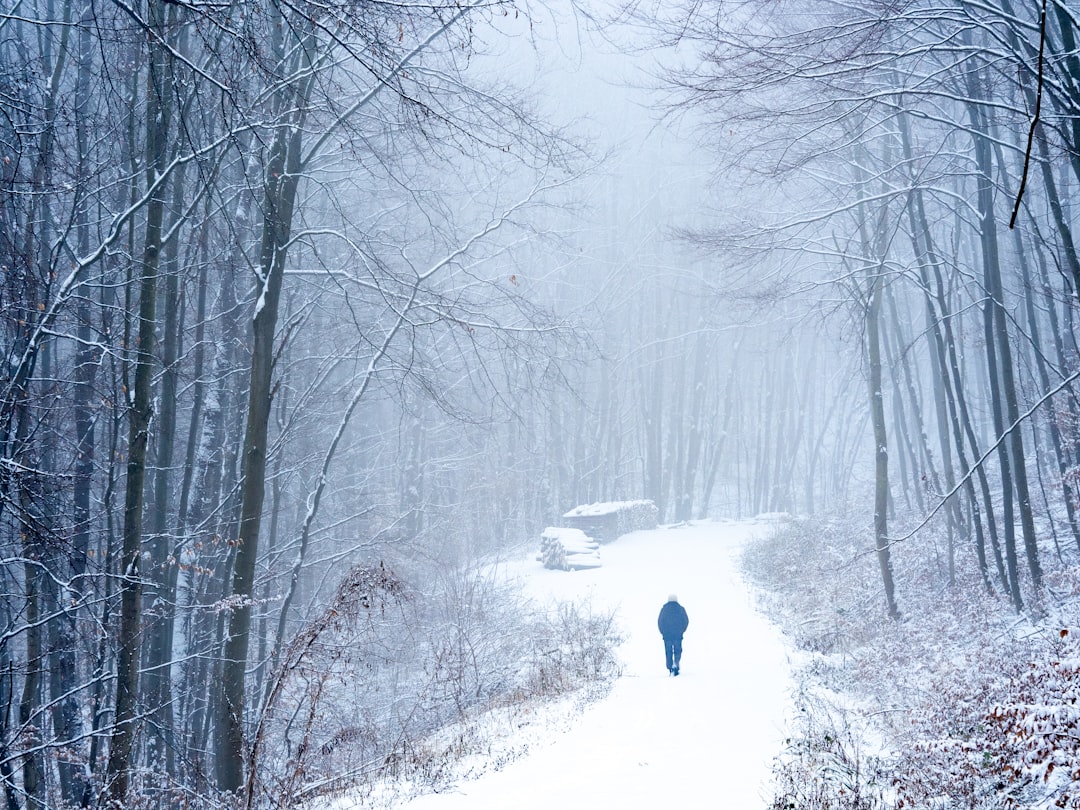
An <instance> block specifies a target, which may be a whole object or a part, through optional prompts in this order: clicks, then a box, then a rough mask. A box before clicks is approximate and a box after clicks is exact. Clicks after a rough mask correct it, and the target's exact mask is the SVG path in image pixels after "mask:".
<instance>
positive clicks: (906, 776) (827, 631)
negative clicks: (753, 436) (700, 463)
mask: <svg viewBox="0 0 1080 810" xmlns="http://www.w3.org/2000/svg"><path fill="white" fill-rule="evenodd" d="M949 543H950V538H949V537H948V536H947V535H945V533H944V531H942V532H940V533H939V532H936V531H934V530H932V529H931V530H923V531H922V532H920V534H919V535H917V536H916V537H914V538H911V539H910V540H908V541H905V542H903V543H894V544H893V546H892V552H893V563H894V568H895V571H896V574H897V576H896V581H897V597H898V602H899V606H900V609H901V612H902V614H903V618H902V620H901V621H891V620H889V619H887V618H886V617H885V610H884V596H883V593H882V586H881V577H880V572H879V571H878V570H877V559H876V555H875V554H874V550H873V537H872V530H871V529H870V528H869V527H868V526H867V525H866V521H865V519H861V520H858V521H855V522H851V523H847V524H845V523H844V522H843V521H841V520H832V521H828V522H821V521H813V520H795V521H793V522H792V523H790V524H787V525H783V526H778V527H777V529H776V531H774V532H773V533H772V534H771V535H769V536H767V537H765V538H764V539H762V540H761V541H757V542H754V543H752V544H751V545H749V546H748V547H747V549H746V552H745V553H744V556H743V564H744V570H745V571H746V572H747V574H748V575H749V576H750V577H751V578H752V580H753V581H754V583H755V584H757V585H758V587H759V588H760V589H761V591H760V593H761V600H762V604H763V605H764V607H765V609H766V611H767V612H768V613H769V615H770V616H771V617H772V618H774V619H775V620H776V621H777V622H778V623H779V624H780V625H781V626H783V627H784V629H785V632H787V633H788V634H789V636H790V637H791V638H792V640H793V642H794V643H795V644H796V646H798V647H799V648H800V649H801V650H803V651H804V652H805V653H806V664H805V665H804V666H803V667H802V669H801V671H800V673H799V676H800V677H801V678H802V679H803V680H804V682H805V683H806V684H808V687H807V692H813V691H814V690H817V693H818V694H820V693H822V691H823V690H835V695H837V696H838V698H837V700H838V702H837V705H841V703H842V705H844V706H845V707H846V708H845V709H844V710H843V711H844V712H845V713H846V714H845V716H844V718H843V722H841V721H840V720H839V719H837V720H835V721H833V722H832V723H831V725H830V723H825V722H823V721H821V720H820V719H819V718H816V717H814V716H813V711H814V707H813V706H811V707H809V708H807V707H805V706H804V707H801V708H802V709H803V711H802V712H801V713H800V715H799V720H798V722H797V725H796V728H795V729H793V734H792V741H791V747H790V748H789V749H788V751H786V752H785V755H784V756H783V757H781V759H780V760H779V761H778V779H777V788H778V794H777V796H778V798H777V803H776V805H775V807H776V808H781V807H788V806H792V805H795V806H798V807H804V806H805V807H813V806H815V805H814V803H813V801H811V799H812V798H813V797H815V796H816V797H817V799H815V801H819V804H818V805H817V806H820V807H830V808H831V807H847V806H849V805H846V804H844V803H843V802H845V801H847V800H848V799H849V798H850V797H851V795H852V793H851V788H850V787H847V788H845V789H844V790H845V791H846V792H844V793H843V794H841V793H840V791H839V789H838V788H837V789H835V790H833V789H832V788H829V789H828V790H826V789H824V788H823V785H826V784H829V780H823V779H822V775H823V773H825V771H822V770H820V769H815V767H814V766H813V765H812V764H811V763H812V762H813V760H814V757H811V756H810V755H809V754H807V753H806V752H808V751H813V752H820V750H821V748H822V745H823V744H825V743H828V744H829V745H834V746H835V745H839V746H841V747H842V748H843V749H845V750H847V751H851V750H858V751H862V752H864V753H863V756H862V760H863V762H864V763H865V762H873V763H875V774H874V777H875V783H876V785H878V786H879V787H880V786H881V785H882V784H889V785H891V786H892V794H893V795H892V797H891V800H892V802H893V803H894V805H895V807H897V808H900V807H903V808H907V809H908V810H911V809H913V808H919V810H923V809H924V808H925V809H926V810H931V809H932V810H951V809H952V808H964V809H965V810H998V808H1006V807H1007V808H1013V809H1014V810H1025V809H1026V808H1032V810H1033V809H1034V808H1040V810H1042V809H1043V808H1053V807H1063V808H1070V809H1071V810H1077V809H1078V808H1080V765H1078V763H1080V708H1078V704H1080V695H1078V691H1080V640H1077V639H1076V638H1074V634H1075V633H1076V630H1075V629H1073V630H1070V631H1069V632H1065V633H1064V634H1063V633H1062V630H1061V628H1062V627H1070V628H1075V627H1077V625H1078V624H1080V601H1078V596H1080V572H1077V570H1076V569H1075V568H1070V567H1069V566H1068V565H1066V564H1062V565H1061V566H1060V567H1056V568H1055V567H1051V566H1050V565H1048V566H1047V571H1046V577H1045V583H1046V586H1045V591H1044V593H1043V594H1042V602H1041V603H1038V602H1037V600H1036V598H1035V597H1034V596H1033V597H1032V599H1031V601H1032V602H1033V603H1034V607H1033V610H1032V615H1031V616H1017V615H1016V613H1015V612H1014V610H1013V608H1012V606H1011V604H1010V602H1009V600H1008V598H1007V595H1005V594H1003V593H1001V592H1000V591H999V592H998V593H996V594H993V593H989V592H988V589H987V587H986V586H985V584H984V583H983V580H982V577H981V575H980V573H979V571H978V565H977V561H976V559H975V555H974V551H973V549H972V548H970V545H961V544H956V545H955V547H953V548H951V549H950V546H949ZM1047 559H1048V560H1049V555H1048V557H1047ZM951 561H955V567H953V566H951V565H950V562H951ZM993 574H994V572H993V571H992V572H991V576H993ZM1025 592H1031V589H1030V583H1027V584H1025ZM1051 615H1052V616H1053V619H1052V620H1051V619H1048V618H1046V617H1049V616H1051ZM838 711H839V710H838ZM856 721H858V722H856ZM823 730H824V731H823ZM845 739H848V740H849V742H846V743H845V742H843V741H844V740H845ZM796 754H797V756H796ZM838 755H839V754H838V753H837V751H835V750H834V751H832V753H831V754H830V755H829V756H834V757H835V756H838ZM868 755H869V756H868ZM814 756H817V753H815V755H814ZM841 759H842V757H841ZM877 763H880V768H881V775H878V774H877V772H876V771H877V767H878V765H877ZM829 767H830V768H831V769H832V772H835V768H836V767H837V766H836V765H835V763H834V764H833V765H830V766H829ZM860 772H861V773H862V774H863V775H864V776H865V774H866V767H865V764H864V765H862V766H860ZM882 776H884V777H886V779H885V781H884V782H883V781H882V778H881V777H882ZM830 778H831V777H830ZM863 795H864V796H865V795H866V793H865V791H864V792H863ZM791 797H795V798H794V799H792V800H790V801H789V799H791ZM829 802H832V803H829Z"/></svg>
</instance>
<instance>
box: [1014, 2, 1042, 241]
mask: <svg viewBox="0 0 1080 810" xmlns="http://www.w3.org/2000/svg"><path fill="white" fill-rule="evenodd" d="M1045 45H1046V0H1043V2H1042V11H1041V12H1040V14H1039V70H1038V78H1037V80H1036V89H1035V114H1034V115H1033V116H1032V117H1031V128H1030V129H1029V130H1028V139H1027V149H1026V150H1025V151H1024V171H1023V174H1021V175H1020V188H1019V190H1017V192H1016V204H1015V205H1013V211H1012V217H1011V218H1010V219H1009V230H1012V229H1013V228H1015V227H1016V217H1017V215H1018V214H1019V213H1020V201H1021V200H1022V199H1023V198H1024V188H1025V186H1027V176H1028V165H1029V164H1030V163H1031V145H1032V143H1033V142H1034V140H1035V127H1036V126H1038V124H1039V112H1040V110H1041V109H1042V89H1043V49H1044V46H1045Z"/></svg>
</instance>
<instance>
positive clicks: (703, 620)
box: [333, 521, 792, 810]
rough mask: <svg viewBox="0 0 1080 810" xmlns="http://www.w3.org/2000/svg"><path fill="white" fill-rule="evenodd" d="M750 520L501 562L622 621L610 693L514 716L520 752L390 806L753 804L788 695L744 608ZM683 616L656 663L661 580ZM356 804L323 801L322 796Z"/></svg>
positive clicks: (550, 592) (760, 630)
mask: <svg viewBox="0 0 1080 810" xmlns="http://www.w3.org/2000/svg"><path fill="white" fill-rule="evenodd" d="M760 528H761V524H755V523H754V522H752V521H743V522H709V523H701V524H695V525H691V526H682V527H678V528H667V529H658V530H655V531H649V532H636V533H634V534H632V535H627V536H624V537H622V538H621V539H619V540H618V541H616V542H615V543H612V544H609V545H605V546H602V547H601V552H600V554H601V558H602V560H603V566H602V567H601V568H597V569H593V570H587V571H576V572H557V571H549V570H546V569H544V568H543V567H542V566H541V564H540V563H538V562H536V561H535V560H534V559H532V554H530V555H529V557H528V558H527V559H522V560H517V561H514V562H512V563H510V564H509V565H508V569H509V571H510V573H512V574H513V573H514V572H520V573H521V574H522V575H523V576H524V577H525V578H526V581H525V584H526V587H527V590H528V591H529V592H530V593H531V594H532V595H534V596H535V597H537V598H539V599H541V600H543V599H545V598H547V597H554V598H558V599H574V600H591V602H592V604H593V605H594V606H595V607H603V606H609V607H614V608H617V610H618V616H619V623H620V625H621V627H622V629H623V631H624V632H625V633H626V634H627V635H628V639H627V641H626V642H625V643H624V644H623V645H622V647H620V654H621V657H622V659H623V661H624V663H625V674H624V675H623V677H622V678H620V679H619V680H618V681H617V682H616V684H615V687H614V688H613V690H612V691H611V693H610V694H609V695H608V696H607V697H605V698H604V699H602V700H600V701H598V702H596V703H594V704H592V705H590V706H588V707H587V708H586V709H585V711H584V712H583V713H582V714H581V715H580V716H578V717H573V718H571V719H570V720H569V721H567V720H566V719H565V718H563V719H562V720H561V721H560V722H558V723H556V724H554V725H552V724H550V723H549V728H548V729H547V731H548V733H547V734H546V735H544V734H540V735H538V734H537V729H535V728H526V729H523V730H522V734H528V735H529V736H530V747H529V752H528V753H527V754H525V755H524V756H520V757H519V758H517V759H515V760H514V761H512V762H510V763H509V764H508V765H506V766H505V767H503V768H502V769H501V770H487V771H486V772H481V773H480V775H479V776H478V777H477V778H475V779H470V780H463V781H460V782H458V783H457V784H456V785H455V786H454V787H453V788H452V789H450V790H448V791H444V792H441V793H438V794H429V795H424V796H419V797H416V798H413V799H411V800H404V801H400V802H399V803H395V804H393V805H391V806H392V807H394V808H395V810H466V808H467V809H468V810H507V808H514V809H515V810H531V809H532V808H535V809H536V810H541V809H543V810H576V809H577V808H609V807H610V808H619V810H636V809H637V808H641V810H656V809H657V808H663V807H671V808H684V807H696V806H701V801H702V799H703V798H706V797H707V798H708V799H709V800H711V801H719V802H720V803H721V804H722V805H723V806H726V807H733V808H738V809H739V810H753V809H754V808H765V807H767V806H768V804H769V802H770V800H771V798H772V797H771V794H770V793H769V790H768V783H769V779H770V769H771V763H772V759H773V757H774V756H775V755H776V754H777V753H778V752H779V751H780V748H781V747H782V745H783V739H784V727H785V722H786V720H785V718H786V716H787V712H788V709H789V706H790V704H791V688H792V684H791V680H790V663H789V660H788V652H787V649H786V647H785V644H784V642H783V640H782V637H781V636H780V633H779V631H778V629H777V628H776V627H774V626H773V625H771V624H769V623H768V622H767V621H766V620H765V619H764V618H763V617H762V616H760V615H759V614H758V613H756V612H755V610H754V608H753V604H752V597H751V595H750V593H749V590H748V587H747V586H746V584H745V583H744V582H743V581H742V579H741V577H740V575H739V574H738V567H737V559H736V558H737V555H738V551H739V548H740V547H741V545H742V544H743V542H744V541H745V539H746V538H747V537H749V536H750V535H751V534H752V533H753V532H754V531H756V530H758V529H760ZM672 592H674V593H676V594H678V596H679V600H680V602H681V603H682V604H683V606H684V607H685V608H686V610H687V612H688V613H689V616H690V627H689V629H688V631H687V633H686V637H685V640H684V652H683V660H682V674H681V675H680V676H679V677H677V678H673V677H670V676H669V675H668V673H667V671H666V670H665V668H664V656H663V644H662V642H661V639H660V635H659V633H658V631H657V629H656V616H657V613H658V612H659V610H660V607H661V605H662V604H663V603H664V601H665V600H666V599H667V595H668V594H669V593H672ZM362 806H364V805H357V804H352V803H350V802H348V801H343V802H335V803H333V807H334V808H335V810H346V808H351V807H357V808H358V807H362Z"/></svg>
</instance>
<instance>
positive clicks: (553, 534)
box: [539, 526, 601, 571]
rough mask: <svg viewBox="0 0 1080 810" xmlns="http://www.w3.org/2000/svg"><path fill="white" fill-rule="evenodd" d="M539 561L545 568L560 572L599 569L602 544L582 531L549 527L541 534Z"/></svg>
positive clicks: (564, 527) (563, 527)
mask: <svg viewBox="0 0 1080 810" xmlns="http://www.w3.org/2000/svg"><path fill="white" fill-rule="evenodd" d="M539 559H540V561H541V562H542V563H543V564H544V567H545V568H553V569H555V570H558V571H578V570H580V569H582V568H599V567H600V565H601V562H600V544H599V543H597V542H596V541H595V540H593V539H592V538H591V537H589V536H588V535H587V534H585V532H583V531H581V529H573V528H568V527H566V526H549V527H548V528H546V529H544V531H543V532H542V533H541V534H540V555H539Z"/></svg>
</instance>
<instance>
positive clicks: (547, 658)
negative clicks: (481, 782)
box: [249, 565, 620, 807]
mask: <svg viewBox="0 0 1080 810" xmlns="http://www.w3.org/2000/svg"><path fill="white" fill-rule="evenodd" d="M441 573H442V575H441V576H437V575H436V574H435V573H433V572H431V571H424V572H419V575H418V576H417V579H416V581H417V582H423V583H425V584H424V587H423V588H417V587H414V586H412V585H411V584H410V582H407V581H406V580H404V579H403V578H401V577H399V576H398V575H397V574H395V573H394V572H393V571H391V570H390V569H389V568H386V567H384V566H382V565H376V566H358V567H357V568H354V569H352V570H351V571H350V572H349V573H348V574H347V575H346V576H345V578H344V579H343V580H342V582H341V584H340V586H339V587H338V590H337V592H336V595H335V597H334V599H333V600H332V601H331V602H330V604H329V606H328V607H327V608H326V609H325V610H324V611H323V612H322V613H321V614H320V615H319V616H317V617H315V618H314V619H312V620H311V621H310V622H308V623H307V624H306V625H305V626H304V627H302V628H301V629H300V631H299V632H298V633H297V634H296V636H295V637H294V638H293V640H292V641H291V642H290V643H289V644H288V645H287V649H286V650H284V651H283V653H282V656H281V660H280V661H279V663H278V665H277V667H276V668H275V671H274V673H273V675H272V676H271V677H270V680H269V685H268V687H267V689H266V701H265V703H266V708H265V710H264V712H263V713H262V714H261V716H260V717H259V718H258V722H257V725H256V728H255V730H254V734H253V745H252V747H251V754H250V762H249V769H251V773H252V774H253V784H254V788H253V789H254V797H255V800H256V801H255V806H280V807H296V806H299V805H301V804H302V803H303V801H304V799H305V798H310V797H312V796H315V795H318V794H326V793H334V792H338V791H342V790H346V789H348V790H350V791H356V790H358V789H361V788H362V787H363V785H365V784H369V783H370V782H371V781H372V780H374V779H377V778H380V777H387V776H390V777H394V778H409V779H411V780H413V781H414V782H423V783H425V784H435V783H438V782H439V780H441V779H443V778H449V773H450V771H451V770H452V769H453V767H454V762H456V761H457V760H458V759H460V758H461V757H462V756H464V755H466V754H467V753H470V752H475V751H479V750H482V749H483V747H484V745H485V742H484V739H483V731H482V729H481V726H482V724H477V723H475V722H474V721H475V719H476V718H477V717H479V716H481V715H482V714H484V713H485V712H487V711H489V710H491V709H492V708H493V707H498V706H502V707H506V706H512V705H517V704H520V703H522V702H525V701H529V700H531V699H533V698H536V697H548V696H554V695H559V694H564V693H566V692H568V691H572V690H578V689H582V688H583V687H588V688H587V689H585V690H584V693H585V694H589V693H590V692H591V690H593V689H596V688H602V687H603V685H604V684H606V683H607V682H608V681H609V680H610V679H611V678H613V677H614V675H615V674H617V667H618V663H617V659H616V657H615V652H614V647H615V646H616V645H617V644H618V643H619V641H620V639H619V637H618V634H617V633H616V632H615V630H614V619H613V617H612V616H611V615H604V614H596V613H594V612H592V611H591V610H590V609H589V608H588V607H587V606H586V607H576V606H557V607H556V608H554V609H551V610H548V609H543V608H539V607H536V606H532V605H530V604H529V603H528V602H527V601H526V600H525V599H523V598H522V596H521V594H520V593H519V592H517V591H516V590H514V589H513V588H512V587H511V586H509V585H507V584H505V583H502V582H499V581H497V580H494V579H492V578H490V577H488V576H485V575H484V574H483V573H481V572H477V571H469V570H458V571H450V572H447V571H442V572H441Z"/></svg>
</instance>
